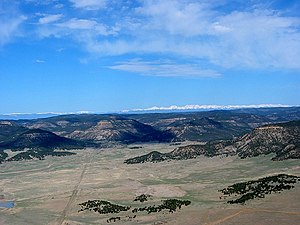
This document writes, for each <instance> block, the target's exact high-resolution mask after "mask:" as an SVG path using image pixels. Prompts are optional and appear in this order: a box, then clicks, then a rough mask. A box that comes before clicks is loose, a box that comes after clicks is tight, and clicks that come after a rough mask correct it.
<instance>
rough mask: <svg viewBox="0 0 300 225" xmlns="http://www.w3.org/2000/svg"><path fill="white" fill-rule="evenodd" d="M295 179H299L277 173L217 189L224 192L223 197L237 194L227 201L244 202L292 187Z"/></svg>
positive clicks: (298, 179) (231, 202) (299, 179)
mask: <svg viewBox="0 0 300 225" xmlns="http://www.w3.org/2000/svg"><path fill="white" fill-rule="evenodd" d="M297 181H300V177H298V176H293V175H287V174H278V175H275V176H269V177H264V178H260V179H258V180H253V181H247V182H241V183H236V184H233V185H230V186H228V187H227V188H224V189H222V190H219V191H220V192H222V193H223V194H224V198H226V197H230V196H232V195H234V196H239V197H238V198H237V199H234V200H230V201H227V203H229V204H245V202H246V201H248V200H251V199H254V198H264V197H265V195H268V194H272V193H277V192H279V193H280V192H281V191H283V190H290V189H292V188H294V185H293V184H295V183H296V182H297Z"/></svg>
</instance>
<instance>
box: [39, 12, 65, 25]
mask: <svg viewBox="0 0 300 225" xmlns="http://www.w3.org/2000/svg"><path fill="white" fill-rule="evenodd" d="M61 18H62V14H53V15H45V16H44V17H42V18H40V19H39V23H40V24H47V23H53V22H55V21H58V20H60V19H61Z"/></svg>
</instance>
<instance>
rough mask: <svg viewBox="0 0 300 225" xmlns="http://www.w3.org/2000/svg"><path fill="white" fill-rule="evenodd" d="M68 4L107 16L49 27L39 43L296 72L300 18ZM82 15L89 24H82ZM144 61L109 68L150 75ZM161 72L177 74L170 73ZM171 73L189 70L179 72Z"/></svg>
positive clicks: (195, 5)
mask: <svg viewBox="0 0 300 225" xmlns="http://www.w3.org/2000/svg"><path fill="white" fill-rule="evenodd" d="M70 1H71V2H72V4H73V6H74V7H76V8H82V9H87V10H92V9H102V8H103V7H105V8H106V9H107V12H109V13H104V14H103V15H99V14H96V13H95V12H90V11H88V12H86V11H84V12H81V13H82V14H81V15H82V16H83V17H82V18H68V19H67V20H65V21H62V22H57V21H55V22H53V23H50V24H48V25H49V26H43V27H42V28H39V31H38V32H39V34H40V36H41V37H49V36H54V37H57V38H60V37H65V36H68V37H69V38H72V39H73V40H75V41H76V42H78V43H80V45H81V47H83V48H85V49H86V51H88V52H90V53H92V54H96V55H98V56H112V55H125V54H136V55H137V57H139V58H143V57H145V56H146V57H147V55H149V54H159V55H160V56H163V57H166V58H176V61H180V60H181V59H185V60H186V59H191V62H195V61H201V65H204V68H208V67H209V66H211V65H213V66H214V67H215V68H222V69H231V68H235V69H236V68H238V69H240V68H243V69H261V70H272V69H296V70H299V69H300V63H299V58H300V18H299V17H296V16H294V17H292V16H286V15H284V14H283V13H282V12H280V11H278V10H277V11H276V10H274V9H272V8H268V7H270V6H266V5H264V6H262V5H252V6H251V7H245V8H242V7H240V8H236V9H235V10H234V11H230V9H229V10H227V11H225V10H223V9H220V8H226V4H227V3H226V2H224V1H220V0H211V1H209V0H203V1H197V0H164V1H155V0H147V1H146V0H145V1H139V5H137V4H134V7H136V8H130V7H128V5H126V4H129V3H128V2H123V1H122V2H119V1H104V0H98V1H97V0H70ZM239 4H242V3H239ZM247 4H248V5H249V4H250V3H249V2H248V3H247ZM122 5H123V6H126V7H123V8H122V7H121V6H122ZM250 5H251V4H250ZM132 6H133V5H131V7H132ZM215 6H224V7H215ZM87 13H88V14H92V15H93V16H94V17H92V16H90V17H86V15H87ZM87 18H89V19H87ZM45 25H46V24H45ZM170 56H171V57H170ZM146 57H145V58H146ZM146 61H147V60H144V64H142V62H139V64H138V65H133V63H132V62H127V63H126V62H125V63H121V64H118V65H115V66H114V67H111V68H112V69H120V70H126V71H132V72H135V71H137V70H139V69H142V68H146V67H150V66H151V65H149V63H147V62H146ZM135 63H136V62H135ZM145 63H146V64H145ZM188 64H191V63H188ZM164 66H165V67H169V68H168V69H169V71H175V66H174V65H164ZM201 67H202V66H201ZM173 68H174V70H172V69H173ZM150 69H152V74H156V75H158V74H163V75H166V73H164V72H162V71H163V70H164V67H163V66H162V65H161V66H158V68H157V71H155V69H154V68H153V66H152V67H151V68H150ZM176 69H178V70H185V71H186V70H187V68H186V67H183V66H182V65H181V67H180V66H179V67H177V68H176ZM189 69H190V72H189V73H190V74H195V73H199V71H200V70H202V69H201V68H200V69H199V68H198V67H197V68H196V66H195V65H192V66H191V65H189ZM158 70H159V71H158ZM165 70H167V69H165ZM137 72H138V71H137ZM207 72H209V73H211V71H205V70H204V71H203V73H202V74H204V73H207ZM214 73H216V72H214ZM143 74H145V73H143ZM174 74H176V73H175V72H174ZM199 74H201V73H199Z"/></svg>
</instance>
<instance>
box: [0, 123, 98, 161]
mask: <svg viewBox="0 0 300 225" xmlns="http://www.w3.org/2000/svg"><path fill="white" fill-rule="evenodd" d="M0 134H1V139H0V163H1V162H4V161H18V160H23V159H35V158H36V159H43V158H44V157H45V156H47V155H52V156H66V155H72V154H75V153H71V152H66V151H65V152H62V151H59V152H58V151H56V150H57V149H82V148H85V147H88V146H91V147H92V146H98V145H96V144H94V143H91V142H84V141H78V140H73V139H70V138H65V137H60V136H58V135H56V134H54V133H52V132H50V131H45V130H42V129H29V128H26V127H22V126H19V125H17V124H16V123H13V122H11V121H1V123H0ZM5 150H11V151H16V152H17V153H16V154H14V156H12V157H9V155H8V154H7V153H6V152H5ZM18 151H22V152H20V153H19V152H18Z"/></svg>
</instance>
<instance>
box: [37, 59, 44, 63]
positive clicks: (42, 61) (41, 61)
mask: <svg viewBox="0 0 300 225" xmlns="http://www.w3.org/2000/svg"><path fill="white" fill-rule="evenodd" d="M35 62H36V63H45V62H46V61H45V60H41V59H36V60H35Z"/></svg>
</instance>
